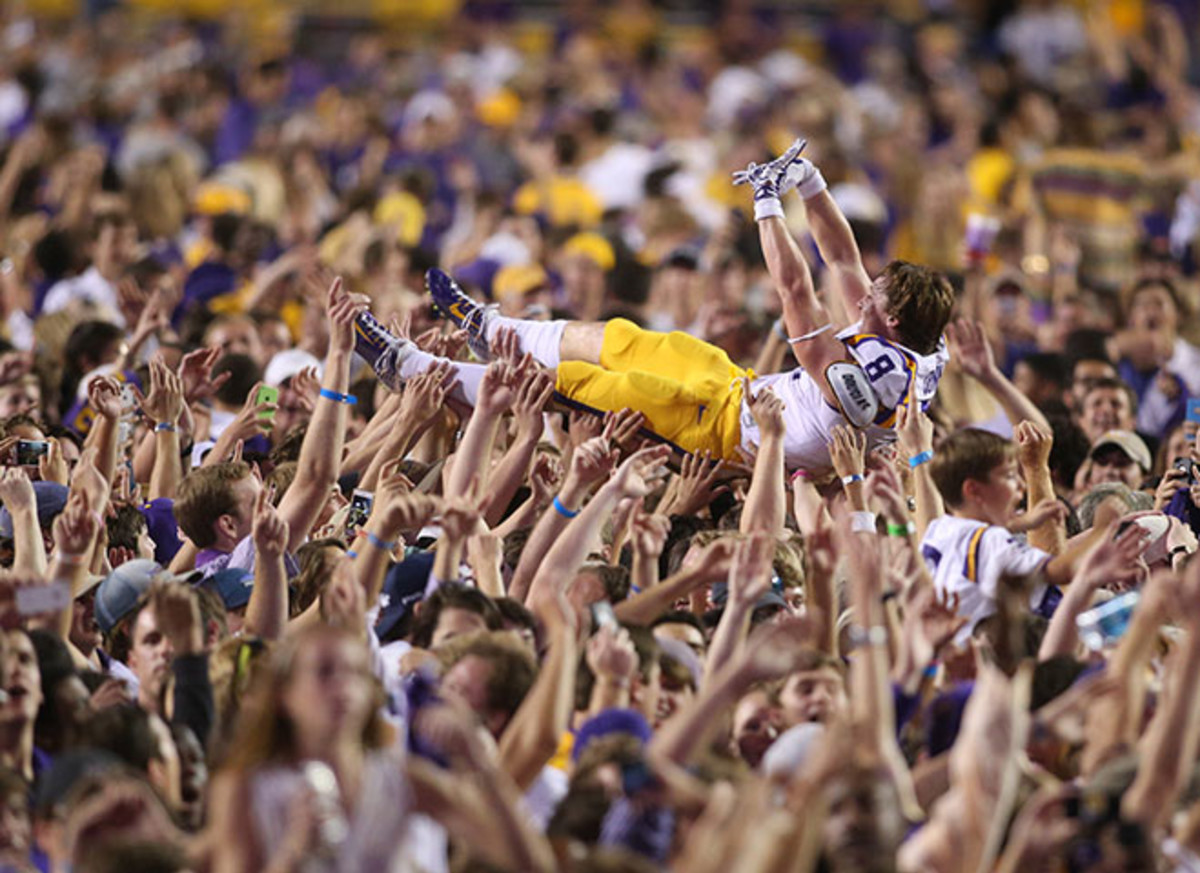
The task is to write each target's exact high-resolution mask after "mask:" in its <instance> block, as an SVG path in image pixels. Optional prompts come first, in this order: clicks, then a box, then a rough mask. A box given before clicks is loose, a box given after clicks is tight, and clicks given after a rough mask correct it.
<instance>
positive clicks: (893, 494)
mask: <svg viewBox="0 0 1200 873" xmlns="http://www.w3.org/2000/svg"><path fill="white" fill-rule="evenodd" d="M867 502H868V503H874V504H875V505H876V506H878V507H879V510H880V511H881V512H882V513H883V515H884V518H886V519H888V520H889V521H892V522H895V523H896V524H903V523H905V522H906V521H908V501H907V499H906V498H905V496H904V486H903V485H901V484H900V477H899V475H897V473H896V470H895V468H894V467H891V466H881V467H877V468H875V469H874V470H872V471H871V472H870V474H869V475H868V476H867Z"/></svg>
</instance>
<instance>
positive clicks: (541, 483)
mask: <svg viewBox="0 0 1200 873" xmlns="http://www.w3.org/2000/svg"><path fill="white" fill-rule="evenodd" d="M562 480H563V468H562V464H560V463H559V462H558V460H557V459H556V458H555V457H554V456H553V455H551V454H549V453H547V452H542V453H541V454H539V455H538V456H537V457H536V458H535V459H534V462H533V469H532V470H530V472H529V488H530V490H531V491H532V492H533V505H534V506H536V507H538V508H539V509H543V508H545V507H547V506H549V505H550V503H551V501H553V500H554V495H555V494H557V493H558V488H559V485H561V484H562Z"/></svg>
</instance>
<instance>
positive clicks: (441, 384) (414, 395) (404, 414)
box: [396, 361, 455, 427]
mask: <svg viewBox="0 0 1200 873" xmlns="http://www.w3.org/2000/svg"><path fill="white" fill-rule="evenodd" d="M454 381H455V379H454V367H453V365H451V364H450V362H449V361H439V362H438V363H436V364H434V365H433V366H432V367H430V368H429V369H428V370H426V371H425V372H424V373H420V374H418V375H416V376H414V377H413V378H412V379H409V380H408V382H407V383H406V384H405V386H404V393H403V395H402V396H401V400H400V407H399V409H398V410H397V412H396V415H397V417H398V418H399V419H400V421H401V422H416V423H419V424H420V425H421V426H422V427H423V426H424V425H426V424H428V423H429V422H430V421H432V420H433V419H434V417H435V416H436V415H437V414H438V413H439V412H441V411H442V407H443V406H444V405H445V403H446V395H447V394H448V393H449V392H450V389H451V388H452V387H453V385H454Z"/></svg>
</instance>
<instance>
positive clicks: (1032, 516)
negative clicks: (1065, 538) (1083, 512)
mask: <svg viewBox="0 0 1200 873" xmlns="http://www.w3.org/2000/svg"><path fill="white" fill-rule="evenodd" d="M1068 511H1069V510H1068V509H1067V507H1066V505H1065V504H1064V503H1063V502H1062V501H1061V500H1058V499H1057V498H1055V497H1048V498H1046V499H1045V500H1043V501H1042V502H1041V503H1039V504H1038V505H1037V506H1035V507H1033V509H1028V510H1026V511H1025V512H1023V513H1021V514H1020V515H1017V516H1014V517H1013V518H1010V519H1009V520H1008V525H1007V527H1008V529H1009V530H1010V531H1012V532H1013V533H1025V532H1026V531H1031V530H1033V529H1034V528H1039V527H1041V526H1042V525H1043V524H1045V523H1046V522H1048V521H1054V522H1057V523H1060V524H1064V523H1066V520H1067V513H1068Z"/></svg>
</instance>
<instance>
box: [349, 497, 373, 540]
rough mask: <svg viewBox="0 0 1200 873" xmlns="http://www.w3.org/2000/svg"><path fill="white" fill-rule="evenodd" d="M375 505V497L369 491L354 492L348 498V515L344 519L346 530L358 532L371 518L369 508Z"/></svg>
mask: <svg viewBox="0 0 1200 873" xmlns="http://www.w3.org/2000/svg"><path fill="white" fill-rule="evenodd" d="M374 505H375V495H374V494H372V493H371V492H370V491H361V490H357V489H356V490H355V492H354V494H352V495H351V496H350V514H349V515H348V516H347V517H346V530H347V531H354V530H358V529H359V528H360V527H362V526H363V525H364V524H366V523H367V519H368V518H370V517H371V507H372V506H374Z"/></svg>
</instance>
